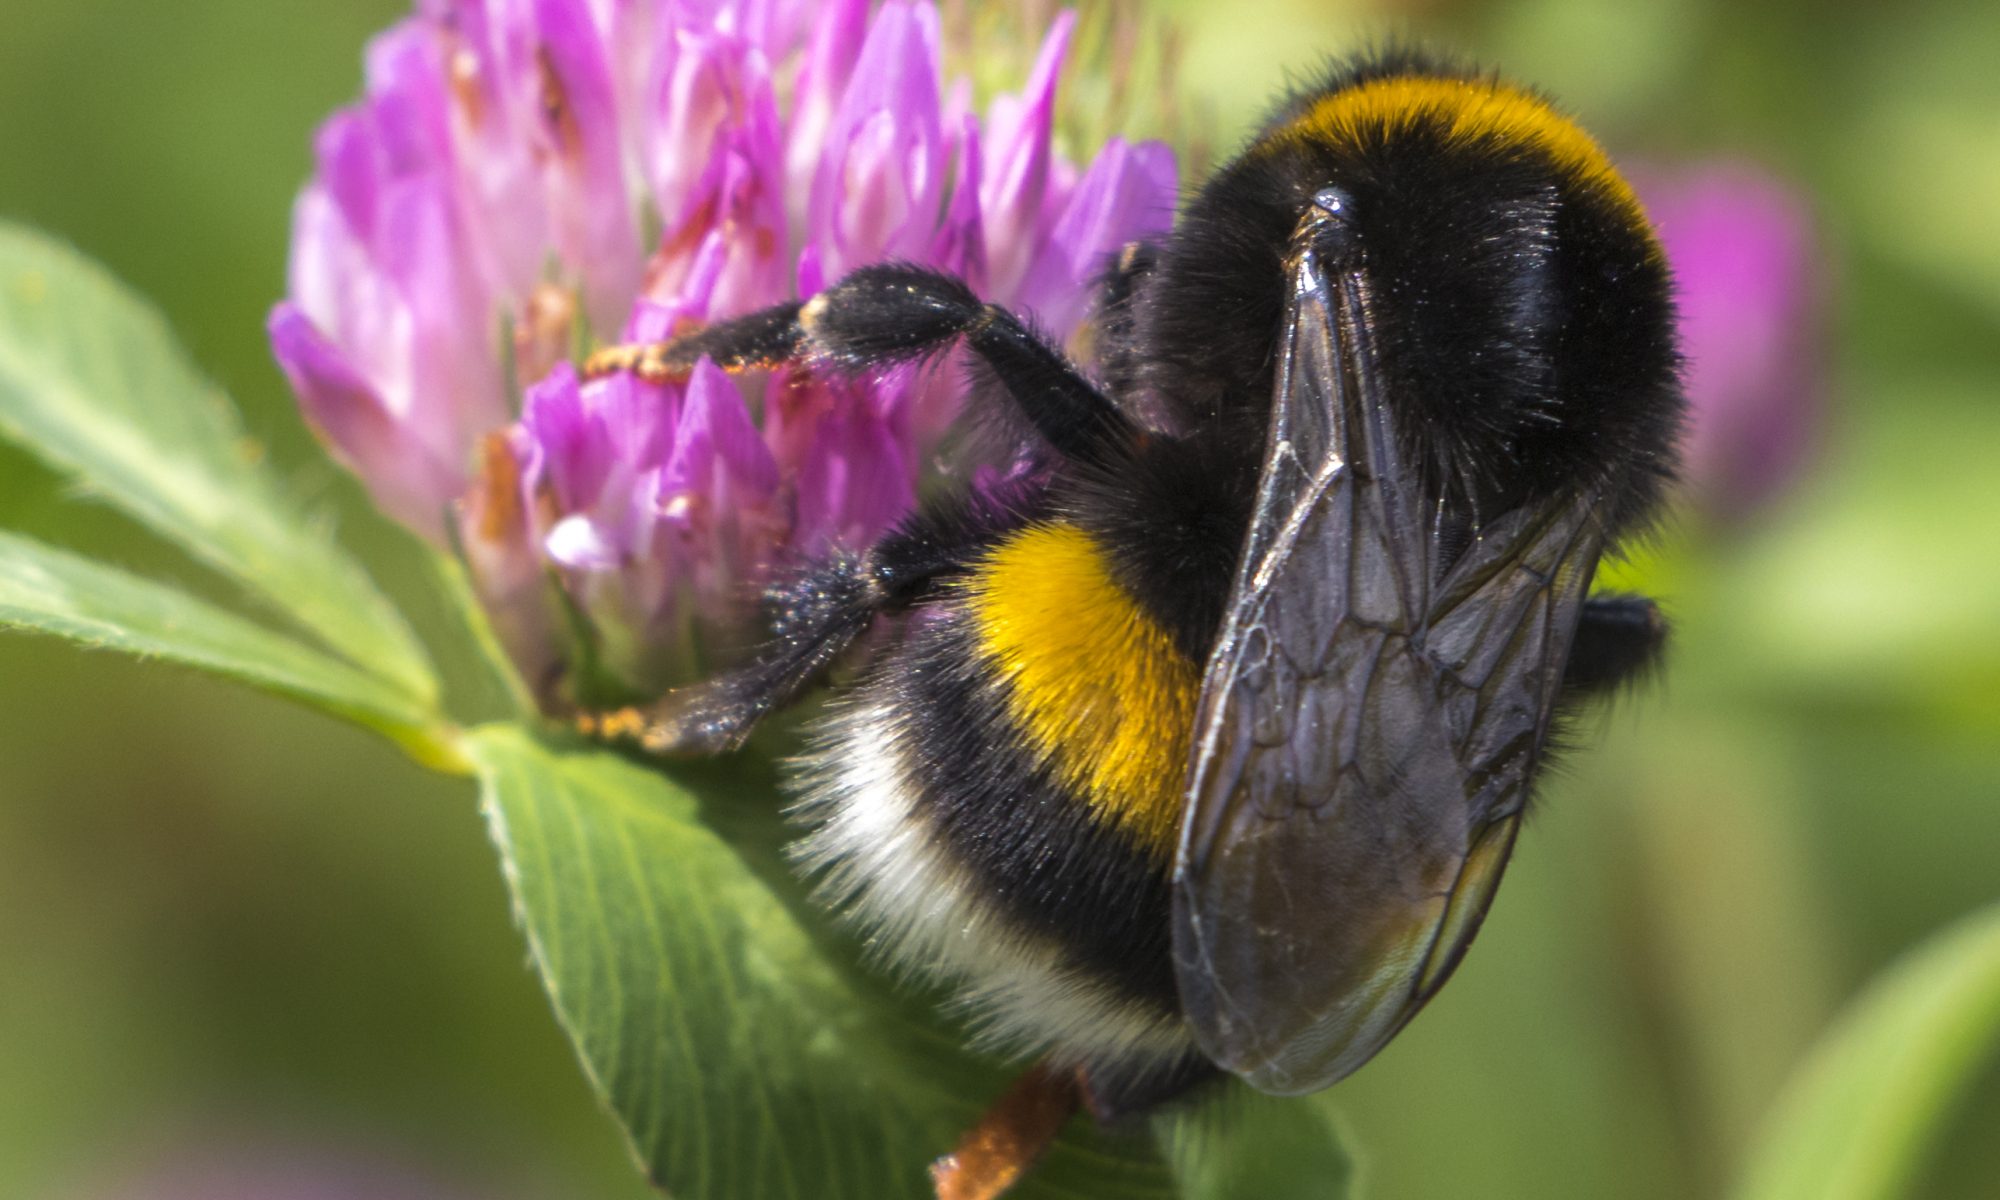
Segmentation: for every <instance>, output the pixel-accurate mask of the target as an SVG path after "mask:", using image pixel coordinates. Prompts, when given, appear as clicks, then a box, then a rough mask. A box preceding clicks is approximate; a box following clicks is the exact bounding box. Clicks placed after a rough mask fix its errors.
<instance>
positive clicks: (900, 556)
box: [578, 514, 971, 755]
mask: <svg viewBox="0 0 2000 1200" xmlns="http://www.w3.org/2000/svg"><path fill="white" fill-rule="evenodd" d="M970 536H971V535H970V534H968V533H966V532H964V531H961V530H959V529H957V528H956V527H955V526H953V525H952V524H951V523H950V522H947V521H941V520H938V519H936V518H935V517H932V516H928V515H925V514H919V515H918V516H915V517H913V518H911V519H909V520H907V521H905V522H904V523H903V525H902V526H901V527H899V528H898V529H897V530H896V531H895V532H893V533H891V534H889V535H888V536H887V537H885V538H883V539H882V540H881V541H879V542H877V543H876V544H875V545H874V546H873V547H872V548H871V549H869V550H868V552H867V553H865V554H853V553H836V554H833V555H831V556H829V557H828V558H826V559H824V560H823V561H821V562H820V563H818V564H817V565H815V566H814V567H812V568H811V569H810V570H808V571H806V572H804V573H803V574H800V575H797V576H795V577H793V578H792V579H790V580H788V581H786V582H783V583H780V584H778V585H777V586H775V587H773V588H772V589H771V590H770V591H769V592H768V593H767V594H766V601H767V605H768V608H769V610H770V629H771V636H770V638H769V640H768V641H766V642H765V643H764V645H763V646H762V648H761V649H759V650H758V652H757V653H756V655H755V656H753V657H752V658H751V659H750V661H748V662H746V663H744V664H742V665H741V666H738V667H736V668H735V669H733V670H730V671H726V672H724V673H722V674H720V675H717V676H715V677H714V678H712V679H707V680H704V681H702V682H700V683H696V684H691V685H689V686H687V687H683V688H676V689H674V690H673V691H671V692H668V693H667V694H666V695H665V696H664V697H662V698H661V699H660V700H658V701H656V702H654V703H653V704H651V705H649V706H646V707H643V708H625V709H619V710H617V711H615V712H608V713H593V714H587V715H585V716H584V717H582V718H580V719H579V721H578V725H579V727H580V728H581V729H582V730H583V732H585V733H587V734H590V735H591V736H593V737H599V738H603V739H605V740H607V741H623V742H631V743H633V744H635V745H637V746H639V747H640V748H641V749H644V750H646V751H647V752H649V753H653V754H698V755H706V754H722V753H726V752H728V751H731V750H735V749H738V748H740V747H741V746H742V745H743V743H744V742H745V741H746V740H748V738H749V736H750V734H751V731H752V730H754V729H755V728H756V725H757V722H759V721H760V720H762V719H763V718H764V717H765V716H766V715H767V714H769V713H770V712H772V711H773V710H774V709H777V708H781V707H783V706H784V705H786V704H788V703H790V702H791V701H792V700H794V699H796V698H797V697H798V696H799V695H800V694H801V693H803V692H804V691H805V690H806V688H807V687H809V686H811V684H812V683H813V681H814V680H815V679H817V678H818V677H819V676H820V675H821V674H822V673H824V672H825V671H826V670H827V668H829V667H831V666H832V665H833V663H834V662H835V661H836V660H837V659H839V657H840V655H841V653H842V652H843V651H845V650H846V649H847V648H848V647H849V646H850V645H852V644H853V642H854V639H855V638H857V637H859V636H860V635H861V633H862V632H863V631H864V630H866V629H867V628H868V626H869V624H870V623H871V622H873V621H874V620H875V618H876V617H877V616H878V615H881V614H883V613H889V612H895V611H899V610H901V609H903V608H906V607H908V606H909V605H911V604H913V603H915V602H916V601H918V600H920V599H922V598H923V597H924V596H925V595H927V594H929V592H930V590H931V588H932V586H933V585H934V583H935V582H936V581H937V580H938V578H939V577H940V576H943V575H947V574H950V573H951V572H953V571H956V570H958V569H960V568H961V566H962V565H963V563H964V561H965V558H966V555H967V549H968V547H967V544H966V542H967V538H968V537H970Z"/></svg>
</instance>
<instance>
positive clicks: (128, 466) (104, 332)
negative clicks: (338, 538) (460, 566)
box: [0, 223, 437, 705]
mask: <svg viewBox="0 0 2000 1200" xmlns="http://www.w3.org/2000/svg"><path fill="white" fill-rule="evenodd" d="M0 434H5V435H6V436H8V437H11V438H13V439H14V440H16V441H18V442H20V443H21V444H22V445H23V446H25V447H26V448H28V449H29V450H31V451H33V452H34V453H36V454H38V455H40V456H41V457H42V458H44V459H46V460H48V462H49V463H50V464H52V465H53V466H55V467H56V468H58V469H59V470H62V471H65V472H67V473H69V474H71V475H73V476H75V477H76V479H77V481H78V482H80V483H82V484H84V485H86V486H87V487H88V488H89V489H90V490H91V491H92V492H94V493H96V494H97V495H100V496H102V497H103V498H104V499H106V500H108V501H110V502H111V503H112V504H115V505H117V506H118V507H119V508H121V509H124V510H125V511H126V512H128V513H130V514H131V515H132V516H134V517H136V518H137V519H139V520H141V521H143V522H145V523H146V524H147V525H149V526H151V527H152V528H153V529H154V530H155V531H157V532H158V533H160V534H161V535H163V536H165V537H167V538H170V539H171V540H173V541H175V542H177V543H179V544H180V545H181V546H182V547H184V548H186V549H187V550H188V551H189V552H190V553H192V554H193V555H195V556H196V557H197V558H199V559H201V560H202V561H204V562H206V563H208V564H209V565H211V566H213V567H215V568H216V569H218V570H220V571H222V572H224V573H226V574H228V575H229V576H231V577H232V578H234V579H235V580H236V581H237V582H238V583H240V584H242V585H243V586H244V587H246V588H248V589H250V590H251V591H253V592H256V593H258V594H260V595H261V596H263V597H264V598H266V599H267V600H269V601H271V602H272V603H273V604H275V605H276V606H277V607H278V608H279V609H280V610H281V611H283V612H285V613H287V614H288V615H290V616H291V617H293V618H294V619H296V620H297V621H298V622H299V623H300V624H301V625H303V626H305V627H306V628H308V629H310V630H312V631H313V632H314V633H315V634H317V635H319V637H320V638H322V639H323V640H324V641H325V642H326V643H327V645H328V646H330V647H332V648H333V649H335V650H338V651H339V652H340V653H341V654H342V655H344V656H345V657H347V658H348V659H349V660H350V661H352V662H353V663H354V664H355V665H357V666H360V667H363V668H364V669H366V670H368V671H370V672H373V673H375V674H377V675H380V676H381V677H382V678H383V679H385V680H388V681H390V682H392V683H393V684H394V685H395V686H397V687H398V688H400V689H401V690H402V691H403V692H404V693H406V694H407V695H408V696H409V697H410V698H411V699H413V700H415V701H418V702H420V703H423V704H426V705H429V704H432V703H434V701H435V700H436V696H437V683H436V681H435V679H434V678H433V676H432V674H431V669H430V666H429V662H428V660H427V658H426V657H425V654H424V652H423V649H422V648H421V647H420V646H419V645H418V644H417V642H416V640H415V639H414V638H413V637H412V636H411V634H410V632H409V630H408V628H407V627H406V626H405V625H404V623H403V620H402V618H401V617H400V616H399V615H397V613H396V611H395V609H393V608H392V607H391V606H390V605H389V602H388V601H387V600H386V599H384V598H383V597H382V595H381V594H380V593H379V592H377V591H376V590H375V588H374V586H373V585H372V584H371V583H370V582H369V581H368V578H367V577H366V575H364V574H363V573H362V571H361V569H360V568H359V567H358V566H357V565H355V563H354V562H353V561H352V560H351V559H350V558H349V557H348V556H347V555H346V554H345V553H344V552H343V551H342V550H341V549H340V548H339V547H338V546H337V545H336V544H335V543H334V541H333V539H332V537H331V536H330V534H329V532H328V531H327V530H326V529H324V528H321V527H319V526H318V525H316V524H315V523H314V522H313V521H312V520H311V518H309V517H308V516H307V515H306V514H305V512H304V511H303V510H302V509H301V508H300V506H299V505H298V504H297V503H296V502H294V501H293V499H292V498H291V497H289V496H287V495H286V494H285V492H284V491H283V489H282V488H281V487H280V485H279V483H278V481H277V477H276V476H275V475H274V474H273V473H272V472H271V471H270V469H269V468H268V467H266V466H265V465H264V464H263V462H262V461H261V459H260V458H259V456H258V453H257V451H256V448H255V447H254V446H253V445H251V444H250V443H249V441H248V439H246V437H245V436H244V432H243V429H242V427H241V426H240V425H239V424H238V423H237V420H236V414H235V411H234V410H233V409H232V408H231V407H230V406H229V404H228V402H227V401H226V400H225V399H224V398H223V396H222V394H221V393H220V392H218V391H217V390H216V389H215V387H214V386H213V385H212V384H210V383H209V382H208V381H207V380H205V379H203V378H202V376H201V375H200V373H199V372H197V371H196V369H195V368H194V366H193V364H192V363H190V362H189V361H188V358H187V355H186V354H185V353H184V352H183V351H182V350H181V348H180V346H179V345H178V344H177V343H176V342H175V340H174V337H173V334H172V332H171V331H170V330H169V329H168V328H167V326H166V323H165V322H164V321H163V320H161V318H160V316H159V314H158V313H156V312H155V311H154V310H153V309H152V308H151V307H150V306H148V305H147V304H146V303H145V302H144V301H142V300H140V299H139V298H137V297H136V296H134V295H132V294H131V293H130V292H129V291H127V290H126V289H125V288H124V287H123V286H122V285H121V284H119V283H118V282H117V281H116V280H114V279H112V278H111V277H110V276H109V275H107V274H106V273H105V272H104V271H103V269H102V268H100V267H98V266H97V265H96V264H94V263H92V262H90V261H89V260H87V259H85V258H83V257H82V256H81V255H78V254H76V253H75V252H74V251H72V250H70V249H68V248H67V247H65V246H62V245H60V244H58V243H56V242H54V241H51V240H50V239H48V238H46V237H43V236H42V235H40V234H37V233H34V232H32V231H29V230H25V229H22V228H20V227H18V226H14V225H8V224H5V223H0Z"/></svg>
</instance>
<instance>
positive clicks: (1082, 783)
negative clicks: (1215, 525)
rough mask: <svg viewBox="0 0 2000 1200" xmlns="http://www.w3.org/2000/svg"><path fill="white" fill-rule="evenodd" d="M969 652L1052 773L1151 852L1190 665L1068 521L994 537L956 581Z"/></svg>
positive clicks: (1166, 845) (1176, 758)
mask: <svg viewBox="0 0 2000 1200" xmlns="http://www.w3.org/2000/svg"><path fill="white" fill-rule="evenodd" d="M965 591H966V595H967V599H968V601H969V605H970V610H971V613H972V617H973V620H974V622H975V623H976V626H977V629H978V633H979V645H980V652H981V654H982V655H983V657H984V658H985V660H986V663H987V665H988V666H989V667H990V668H991V669H992V670H994V671H995V672H996V673H997V674H998V676H999V678H1000V679H1001V680H1002V681H1003V682H1004V683H1005V685H1006V688H1007V693H1008V705H1009V708H1010V712H1011V715H1012V717H1013V718H1014V720H1015V721H1016V722H1017V723H1018V724H1019V726H1020V730H1021V732H1022V734H1023V735H1024V736H1025V737H1026V738H1027V739H1028V741H1029V742H1030V744H1031V746H1032V748H1033V749H1034V750H1035V751H1036V753H1037V754H1039V755H1040V756H1041V757H1042V758H1043V759H1044V760H1045V761H1047V762H1049V763H1051V764H1052V765H1053V766H1054V768H1055V770H1056V773H1057V775H1058V777H1059V778H1061V779H1062V780H1063V782H1064V783H1065V784H1067V785H1068V786H1069V787H1071V788H1073V789H1075V790H1076V791H1078V792H1080V793H1082V794H1083V796H1084V797H1085V799H1086V800H1088V802H1089V803H1090V804H1091V806H1092V807H1093V808H1094V809H1096V810H1097V811H1098V812H1099V813H1100V814H1102V815H1103V816H1104V817H1105V818H1106V819H1108V820H1109V821H1110V822H1111V823H1112V824H1114V825H1116V826H1118V827H1120V828H1122V829H1123V830H1125V831H1126V832H1127V833H1128V834H1130V835H1131V836H1132V837H1133V838H1134V839H1135V840H1137V841H1139V842H1140V843H1141V844H1143V845H1145V846H1146V847H1147V848H1148V849H1149V850H1151V851H1153V852H1154V853H1155V854H1157V855H1159V856H1161V857H1162V858H1164V857H1166V856H1170V855H1171V854H1172V853H1173V848H1174V845H1175V843H1176V841H1177V839H1178V837H1179V829H1180V818H1181V790H1182V786H1183V778H1182V777H1183V775H1184V773H1185V771H1186V769H1187V758H1188V747H1189V741H1190V737H1191V726H1192V725H1193V723H1194V709H1195V701H1196V698H1197V696H1198V695H1199V693H1200V689H1201V670H1200V667H1199V666H1198V665H1197V664H1195V663H1193V662H1191V661H1189V660H1188V658H1187V657H1186V656H1185V655H1183V654H1182V653H1181V652H1180V651H1179V650H1178V649H1176V648H1175V646H1174V644H1173V640H1172V639H1171V638H1170V637H1168V635H1167V633H1166V631H1165V630H1164V629H1162V628H1161V627H1160V626H1159V624H1158V623H1157V622H1155V621H1154V620H1153V619H1152V617H1151V616H1149V615H1148V614H1147V613H1146V612H1145V611H1144V610H1143V609H1141V608H1140V607H1139V605H1138V603H1137V602H1136V601H1134V600H1133V599H1132V597H1131V595H1130V594H1128V593H1127V592H1126V591H1125V589H1124V588H1122V587H1120V586H1119V584H1118V582H1117V580H1115V579H1114V578H1113V577H1112V574H1111V570H1110V565H1109V563H1108V562H1107V561H1106V560H1105V556H1104V551H1103V549H1102V548H1101V547H1099V546H1098V545H1097V543H1096V542H1095V541H1093V540H1092V539H1091V537H1090V535H1089V534H1087V533H1085V532H1084V531H1083V530H1081V529H1079V528H1077V527H1076V526H1074V525H1068V524H1049V525H1034V526H1030V527H1029V528H1027V529H1025V530H1023V531H1021V532H1020V533H1018V534H1016V535H1014V536H1013V537H1012V538H1010V539H1008V540H1007V541H1006V542H1003V543H1002V544H1000V545H999V546H998V547H996V548H994V549H993V550H992V551H991V552H990V553H988V555H987V556H986V558H985V559H984V561H983V562H982V563H981V564H980V566H979V568H978V569H977V571H975V572H974V574H973V575H972V576H971V577H970V578H969V580H968V581H967V583H966V584H965Z"/></svg>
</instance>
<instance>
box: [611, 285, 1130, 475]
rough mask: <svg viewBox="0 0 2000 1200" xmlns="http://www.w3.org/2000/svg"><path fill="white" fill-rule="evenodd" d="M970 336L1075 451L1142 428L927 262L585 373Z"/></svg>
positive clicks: (909, 345)
mask: <svg viewBox="0 0 2000 1200" xmlns="http://www.w3.org/2000/svg"><path fill="white" fill-rule="evenodd" d="M960 338H963V339H964V340H965V343H966V345H967V346H969V347H970V348H971V349H972V351H973V353H975V354H977V355H978V356H979V357H980V358H981V359H983V360H984V361H985V363H986V365H987V366H988V367H989V368H991V369H992V371H993V374H994V375H995V377H997V378H998V379H999V380H1000V382H1001V383H1002V384H1004V385H1005V386H1006V388H1007V391H1008V393H1009V394H1010V395H1011V396H1012V397H1013V399H1014V402H1015V404H1017V405H1019V406H1020V409H1021V412H1022V414H1023V415H1024V416H1026V417H1027V419H1028V421H1029V422H1030V423H1031V424H1032V425H1033V426H1034V427H1035V429H1036V431H1037V432H1038V433H1040V434H1041V436H1042V437H1043V439H1044V440H1046V441H1047V442H1048V444H1049V445H1050V446H1051V447H1052V448H1053V449H1055V451H1056V452H1057V453H1059V454H1061V455H1063V456H1064V457H1066V458H1069V459H1071V460H1072V461H1077V462H1096V461H1101V460H1102V459H1104V458H1105V457H1106V456H1107V455H1108V454H1110V453H1112V452H1113V451H1115V450H1116V449H1117V448H1119V447H1121V446H1123V445H1125V444H1129V442H1130V441H1131V439H1132V438H1133V437H1134V436H1136V431H1135V430H1134V428H1133V426H1132V425H1131V424H1130V423H1129V422H1128V421H1127V420H1126V419H1125V417H1124V416H1123V414H1121V413H1120V412H1119V411H1118V408H1117V406H1116V405H1115V404H1113V403H1112V402H1111V401H1110V400H1109V399H1107V398H1106V397H1105V396H1103V395H1102V394H1101V393H1099V392H1098V390H1097V389H1096V388H1095V387H1093V386H1092V385H1091V383H1090V381H1089V380H1087V379H1085V378H1084V377H1083V375H1082V373H1081V372H1079V371H1078V370H1077V369H1076V367H1075V366H1073V365H1072V364H1071V363H1070V362H1069V361H1068V360H1067V359H1065V358H1064V357H1063V356H1062V354H1061V353H1060V352H1058V351H1057V350H1056V349H1055V348H1054V347H1052V346H1050V345H1049V344H1048V343H1047V342H1046V341H1045V340H1043V339H1042V338H1041V337H1039V336H1038V335H1037V334H1036V333H1035V332H1034V331H1033V330H1031V329H1029V328H1028V327H1027V326H1026V325H1025V324H1023V323H1022V322H1021V319H1020V318H1018V317H1016V316H1015V315H1014V314H1012V313H1010V312H1008V311H1007V310H1005V309H1003V308H1000V307H998V306H995V305H990V304H982V303H980V300H979V297H977V296H975V295H974V294H973V293H972V289H970V288H968V287H966V286H965V284H964V283H963V282H961V281H959V280H957V279H954V278H952V277H951V276H949V275H944V274H940V273H938V272H936V271H927V270H923V269H922V268H918V267H909V266H895V265H889V266H876V267H864V268H862V269H861V270H859V271H856V272H854V273H853V274H851V275H849V276H847V277H846V278H845V279H843V280H841V281H840V282H839V283H837V284H835V285H834V286H833V287H831V288H829V289H827V290H826V291H824V292H822V293H820V294H819V295H818V296H815V297H813V298H812V299H811V300H810V301H808V302H806V303H805V304H804V305H799V304H782V305H779V306H777V307H775V308H768V309H765V310H763V311H761V312H755V313H751V314H750V315H749V316H746V317H741V318H739V319H737V320H734V321H726V322H724V323H722V324H720V325H715V326H711V327H710V328H708V329H705V330H702V331H700V332H698V333H694V334H691V335H689V336H687V337H683V338H677V339H675V340H673V341H670V342H662V343H659V344H657V345H650V346H614V347H611V348H610V349H608V350H604V351H600V352H599V353H597V354H594V355H592V356H591V357H590V359H589V360H588V361H586V362H585V364H584V372H585V374H593V375H594V374H605V373H607V372H610V371H620V370H632V371H637V372H638V373H639V374H641V375H643V376H646V377H648V378H681V377H684V376H685V375H686V373H687V372H688V371H689V370H691V369H692V368H693V366H694V364H695V362H696V361H697V360H699V359H700V358H701V357H702V356H703V355H707V356H708V357H709V358H710V359H712V360H713V361H714V362H715V363H716V364H717V365H719V366H722V367H725V368H728V369H732V370H736V369H743V368H749V367H769V366H778V365H782V364H783V363H786V362H794V361H804V362H806V363H807V364H809V365H812V366H816V367H825V368H831V369H833V370H837V371H841V372H843V373H848V374H854V373H859V372H863V371H868V370H873V369H876V368H879V367H884V366H890V365H893V364H896V363H900V362H911V361H915V360H917V359H922V358H928V357H930V356H932V355H935V354H940V353H943V352H944V351H945V350H947V349H949V348H950V347H951V345H952V344H953V343H954V342H955V341H957V340H958V339H960Z"/></svg>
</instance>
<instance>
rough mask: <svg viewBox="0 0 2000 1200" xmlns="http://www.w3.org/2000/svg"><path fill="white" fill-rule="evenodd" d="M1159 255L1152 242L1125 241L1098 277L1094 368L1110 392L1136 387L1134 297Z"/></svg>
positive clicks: (1123, 393)
mask: <svg viewBox="0 0 2000 1200" xmlns="http://www.w3.org/2000/svg"><path fill="white" fill-rule="evenodd" d="M1159 258H1160V248H1159V247H1158V246H1155V245H1153V244H1152V243H1151V242H1131V243H1128V244H1127V245H1126V246H1125V248H1124V249H1123V250H1120V251H1119V252H1118V258H1117V259H1116V261H1114V262H1113V263H1112V265H1111V269H1110V270H1109V271H1106V272H1105V273H1104V277H1103V278H1102V279H1101V280H1099V281H1098V285H1097V286H1098V292H1097V315H1096V322H1095V326H1096V338H1097V354H1096V358H1097V370H1098V375H1099V376H1100V377H1101V378H1102V379H1103V380H1104V390H1105V391H1106V392H1107V393H1109V394H1111V395H1113V396H1131V395H1133V394H1135V393H1136V392H1137V391H1138V381H1139V358H1138V351H1139V340H1138V337H1137V336H1136V331H1137V327H1138V313H1137V311H1136V309H1135V308H1134V306H1133V299H1134V297H1135V296H1136V295H1137V293H1138V290H1139V286H1140V285H1141V284H1142V283H1143V282H1145V279H1146V276H1147V275H1149V274H1151V273H1152V270H1153V266H1154V264H1155V263H1157V262H1158V261H1159Z"/></svg>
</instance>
